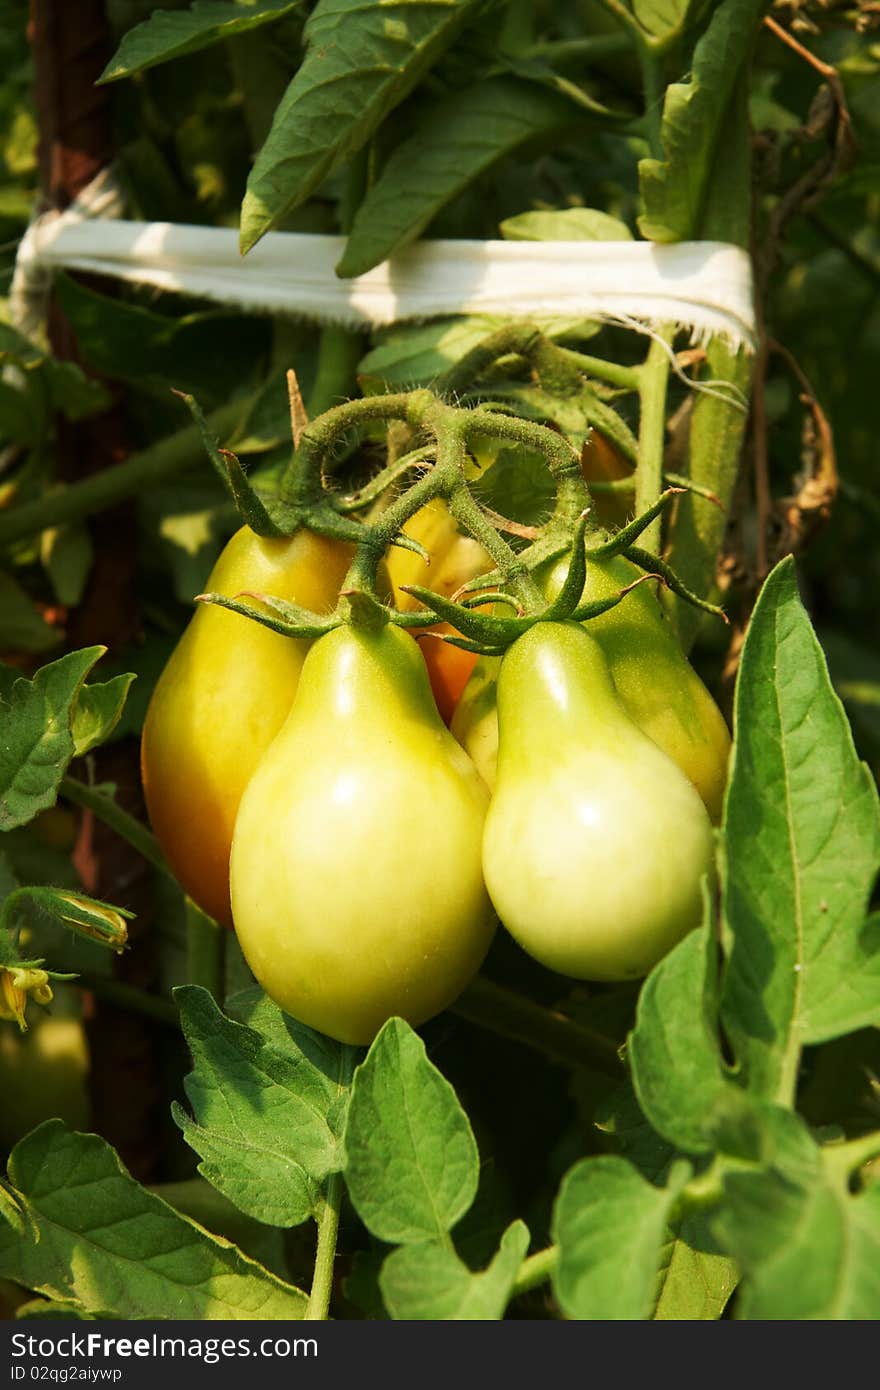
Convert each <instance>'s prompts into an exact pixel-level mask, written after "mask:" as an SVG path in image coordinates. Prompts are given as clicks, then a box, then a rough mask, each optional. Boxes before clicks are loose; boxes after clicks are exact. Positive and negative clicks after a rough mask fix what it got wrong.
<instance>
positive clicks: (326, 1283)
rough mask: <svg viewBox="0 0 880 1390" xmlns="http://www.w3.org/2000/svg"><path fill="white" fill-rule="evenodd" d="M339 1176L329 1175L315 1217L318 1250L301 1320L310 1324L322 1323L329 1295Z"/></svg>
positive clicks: (341, 1190)
mask: <svg viewBox="0 0 880 1390" xmlns="http://www.w3.org/2000/svg"><path fill="white" fill-rule="evenodd" d="M342 1194H343V1186H342V1174H341V1173H331V1174H330V1177H329V1178H328V1179H327V1194H326V1196H325V1198H324V1205H323V1206H322V1208H321V1212H320V1215H319V1216H318V1246H317V1250H316V1251H315V1272H314V1274H313V1276H312V1287H311V1289H310V1291H309V1301H308V1305H307V1306H306V1311H305V1317H306V1320H307V1321H310V1322H324V1321H326V1319H327V1314H328V1312H329V1310H330V1295H331V1293H332V1292H333V1266H334V1264H335V1262H336V1237H337V1235H338V1232H339V1211H340V1208H341V1206H342Z"/></svg>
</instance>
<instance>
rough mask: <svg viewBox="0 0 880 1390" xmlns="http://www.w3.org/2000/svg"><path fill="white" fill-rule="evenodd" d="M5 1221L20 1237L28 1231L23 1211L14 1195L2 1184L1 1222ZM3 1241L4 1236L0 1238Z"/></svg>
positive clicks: (0, 1198) (0, 1183)
mask: <svg viewBox="0 0 880 1390" xmlns="http://www.w3.org/2000/svg"><path fill="white" fill-rule="evenodd" d="M2 1221H5V1222H6V1223H7V1224H8V1225H9V1226H11V1227H12V1229H13V1230H14V1231H17V1232H18V1233H19V1235H24V1234H25V1231H26V1229H27V1228H26V1226H25V1220H24V1216H23V1215H22V1209H21V1206H20V1205H19V1203H18V1201H17V1200H16V1198H15V1196H14V1195H13V1193H11V1192H10V1191H9V1188H8V1187H7V1186H6V1184H5V1183H2V1182H0V1222H2ZM0 1240H2V1236H0Z"/></svg>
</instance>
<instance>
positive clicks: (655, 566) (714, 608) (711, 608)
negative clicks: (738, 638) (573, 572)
mask: <svg viewBox="0 0 880 1390" xmlns="http://www.w3.org/2000/svg"><path fill="white" fill-rule="evenodd" d="M621 554H622V555H624V556H625V558H626V559H627V560H630V561H632V563H633V564H634V565H638V567H639V569H641V570H646V571H648V572H649V573H650V574H656V575H657V576H658V578H660V579H662V580H663V583H664V584H665V585H666V587H667V589H671V590H672V592H673V593H674V594H677V595H678V597H679V598H683V599H684V600H685V602H686V603H691V604H693V606H694V608H700V609H702V611H703V612H704V613H711V614H712V615H713V617H715V618H720V619H721V620H722V622H725V623H728V624H729V622H730V619H729V618H728V616H727V614H726V613H725V611H724V609H723V608H720V607H719V606H718V604H717V603H710V602H709V600H708V599H705V598H700V596H699V595H698V594H695V593H694V592H693V590H692V589H688V588H687V586H686V585H685V584H683V583H682V582H681V580H680V579H679V577H678V575H677V574H676V573H675V570H673V569H672V568H671V567H670V566H669V565H667V564H666V561H665V560H660V559H658V557H657V556H656V555H652V554H651V553H650V551H648V550H640V549H639V547H638V546H635V545H628V546H627V547H626V549H625V550H623V551H622V552H621Z"/></svg>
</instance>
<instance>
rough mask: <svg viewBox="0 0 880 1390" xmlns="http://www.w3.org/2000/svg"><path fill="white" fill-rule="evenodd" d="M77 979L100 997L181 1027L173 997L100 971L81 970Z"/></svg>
mask: <svg viewBox="0 0 880 1390" xmlns="http://www.w3.org/2000/svg"><path fill="white" fill-rule="evenodd" d="M75 983H76V984H77V985H78V986H79V987H80V988H82V989H88V990H91V992H92V994H94V995H95V996H96V997H97V998H98V999H104V1000H106V1002H107V1003H108V1004H114V1005H115V1006H116V1007H117V1008H119V1009H124V1010H125V1012H126V1013H133V1014H141V1015H142V1016H143V1017H144V1018H151V1019H153V1020H155V1022H156V1023H162V1024H164V1025H165V1027H167V1028H176V1029H178V1030H179V1029H180V1016H179V1015H178V1012H177V1009H176V1007H175V1006H174V1004H172V1002H171V1000H170V999H164V998H162V996H161V995H158V994H147V993H146V991H145V990H142V989H137V988H136V987H135V986H134V985H127V984H124V983H123V982H122V981H121V980H116V979H114V978H113V976H112V975H98V974H95V973H92V972H91V971H87V970H81V971H80V972H79V974H78V975H77V978H76V982H75Z"/></svg>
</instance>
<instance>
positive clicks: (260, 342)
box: [55, 275, 269, 402]
mask: <svg viewBox="0 0 880 1390" xmlns="http://www.w3.org/2000/svg"><path fill="white" fill-rule="evenodd" d="M55 287H56V293H57V295H58V299H59V302H60V304H61V306H62V308H63V310H64V312H65V314H66V315H67V317H68V318H69V319H70V322H71V326H72V327H73V330H74V332H75V333H76V339H77V344H78V346H79V348H80V349H81V351H82V353H83V356H84V357H85V358H86V359H87V360H88V361H89V362H90V363H91V365H92V366H93V367H96V368H97V369H98V371H101V372H104V373H105V374H106V375H107V376H109V377H112V378H114V379H116V380H120V381H132V382H137V383H139V384H141V385H143V386H147V387H152V388H155V389H157V390H159V391H160V392H161V393H162V394H163V395H167V392H168V389H169V387H170V386H174V387H176V388H178V389H179V390H181V391H192V392H194V393H195V394H196V395H198V396H200V397H202V398H203V399H205V400H210V401H216V402H220V401H223V400H227V399H228V398H229V397H230V396H231V395H232V394H233V393H234V392H235V391H236V389H237V388H240V387H241V384H242V382H243V381H247V380H248V378H249V376H250V375H251V373H252V372H253V370H254V365H255V363H258V362H259V360H260V359H261V357H262V356H263V354H264V353H265V351H266V349H267V346H268V341H269V329H268V327H267V324H266V322H264V321H263V320H262V319H260V318H257V317H255V316H245V315H242V314H233V313H230V312H228V311H226V310H223V309H218V310H208V311H207V312H205V313H197V314H184V315H182V316H181V317H179V318H169V317H167V316H166V315H164V314H156V313H153V312H152V311H151V310H149V309H142V308H140V307H139V306H138V305H136V304H129V303H126V302H125V301H124V300H122V299H112V298H111V297H110V296H109V295H104V294H96V293H95V291H94V290H90V289H87V288H86V287H85V286H84V285H81V284H80V283H79V282H78V281H76V280H73V279H71V278H70V276H68V275H59V276H58V277H57V279H56V282H55Z"/></svg>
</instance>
